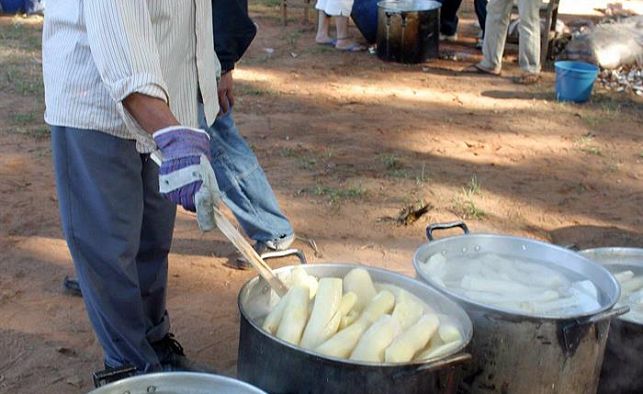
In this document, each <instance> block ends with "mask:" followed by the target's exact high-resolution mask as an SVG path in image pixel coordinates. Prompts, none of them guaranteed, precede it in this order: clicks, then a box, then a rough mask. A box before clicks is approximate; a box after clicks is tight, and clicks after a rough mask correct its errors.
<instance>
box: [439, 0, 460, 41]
mask: <svg viewBox="0 0 643 394" xmlns="http://www.w3.org/2000/svg"><path fill="white" fill-rule="evenodd" d="M438 1H439V2H440V3H441V4H442V7H440V40H443V41H456V40H457V39H458V21H459V18H458V10H459V9H460V4H461V3H462V0H438Z"/></svg>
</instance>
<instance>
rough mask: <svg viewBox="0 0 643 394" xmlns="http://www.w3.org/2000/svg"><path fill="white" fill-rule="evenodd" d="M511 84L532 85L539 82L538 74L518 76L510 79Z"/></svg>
mask: <svg viewBox="0 0 643 394" xmlns="http://www.w3.org/2000/svg"><path fill="white" fill-rule="evenodd" d="M511 81H512V82H513V83H517V84H519V85H534V84H536V83H538V82H540V74H539V73H524V74H522V75H520V76H517V77H513V78H512V79H511Z"/></svg>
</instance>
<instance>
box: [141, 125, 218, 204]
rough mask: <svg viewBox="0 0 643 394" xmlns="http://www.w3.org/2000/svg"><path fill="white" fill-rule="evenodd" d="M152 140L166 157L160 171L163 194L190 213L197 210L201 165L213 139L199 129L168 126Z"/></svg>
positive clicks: (200, 183)
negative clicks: (195, 199) (196, 202)
mask: <svg viewBox="0 0 643 394" xmlns="http://www.w3.org/2000/svg"><path fill="white" fill-rule="evenodd" d="M152 137H153V138H154V141H155V142H156V145H157V146H158V147H159V150H160V151H161V154H162V155H163V162H162V164H161V168H160V169H159V182H160V185H159V186H160V191H161V194H163V196H164V197H165V198H167V199H168V200H170V201H172V202H173V203H175V204H178V205H181V206H183V208H185V209H187V210H188V211H192V212H194V211H196V206H195V202H194V196H195V194H196V193H197V192H198V191H199V189H200V188H201V185H202V184H203V181H202V180H201V179H203V175H202V174H200V172H201V170H200V168H199V164H200V163H201V157H202V156H204V157H205V158H206V159H208V160H209V158H210V136H208V134H207V133H206V132H205V131H203V130H199V129H191V128H187V127H183V126H172V127H166V128H164V129H161V130H159V131H157V132H155V133H154V134H153V135H152Z"/></svg>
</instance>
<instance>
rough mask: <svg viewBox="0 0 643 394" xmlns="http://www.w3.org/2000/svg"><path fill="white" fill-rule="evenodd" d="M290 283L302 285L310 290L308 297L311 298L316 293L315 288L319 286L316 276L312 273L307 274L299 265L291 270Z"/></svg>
mask: <svg viewBox="0 0 643 394" xmlns="http://www.w3.org/2000/svg"><path fill="white" fill-rule="evenodd" d="M290 277H291V279H290V280H291V285H292V286H304V287H307V288H308V289H309V290H310V299H311V300H312V299H313V298H314V297H315V294H317V288H318V287H319V282H318V281H317V278H315V277H314V276H312V275H308V273H307V272H306V270H304V269H303V268H301V267H296V268H294V269H293V270H292V272H291V274H290Z"/></svg>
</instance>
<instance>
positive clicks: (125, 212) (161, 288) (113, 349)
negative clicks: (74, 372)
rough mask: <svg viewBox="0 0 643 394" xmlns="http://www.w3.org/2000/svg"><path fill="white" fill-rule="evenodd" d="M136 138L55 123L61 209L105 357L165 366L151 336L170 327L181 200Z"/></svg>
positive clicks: (147, 367) (144, 367)
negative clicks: (172, 258) (173, 247)
mask: <svg viewBox="0 0 643 394" xmlns="http://www.w3.org/2000/svg"><path fill="white" fill-rule="evenodd" d="M135 145H136V143H135V142H134V141H129V140H124V139H120V138H116V137H112V136H109V135H107V134H104V133H101V132H98V131H93V130H81V129H74V128H69V127H58V126H53V127H52V148H53V156H54V167H55V174H56V189H57V192H58V200H59V208H60V216H61V221H62V225H63V231H64V234H65V238H66V240H67V244H68V246H69V250H70V252H71V255H72V258H73V261H74V266H75V269H76V274H77V276H78V281H79V284H80V287H81V290H82V292H83V300H84V302H85V306H86V309H87V313H88V315H89V319H90V321H91V323H92V325H93V327H94V331H95V332H96V336H97V337H98V340H99V342H100V344H101V346H102V347H103V350H104V353H105V362H106V363H107V364H108V365H110V366H112V367H117V366H120V365H123V364H133V365H135V366H136V367H137V369H138V370H139V371H144V372H150V371H154V370H158V369H159V368H160V365H159V360H158V357H157V356H156V353H155V352H154V349H153V348H152V346H151V343H153V342H155V341H158V340H159V339H161V338H163V337H164V336H165V334H167V332H168V330H169V318H168V316H167V313H166V311H165V288H166V286H167V255H168V252H169V249H170V244H171V237H172V228H173V227H174V218H175V213H176V207H175V206H174V205H173V204H171V203H170V202H168V201H165V200H164V199H163V198H162V196H161V195H160V194H159V193H158V170H157V169H156V166H155V165H154V164H153V162H152V161H151V160H148V158H147V156H145V155H140V154H139V153H138V152H137V151H136V146H135Z"/></svg>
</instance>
